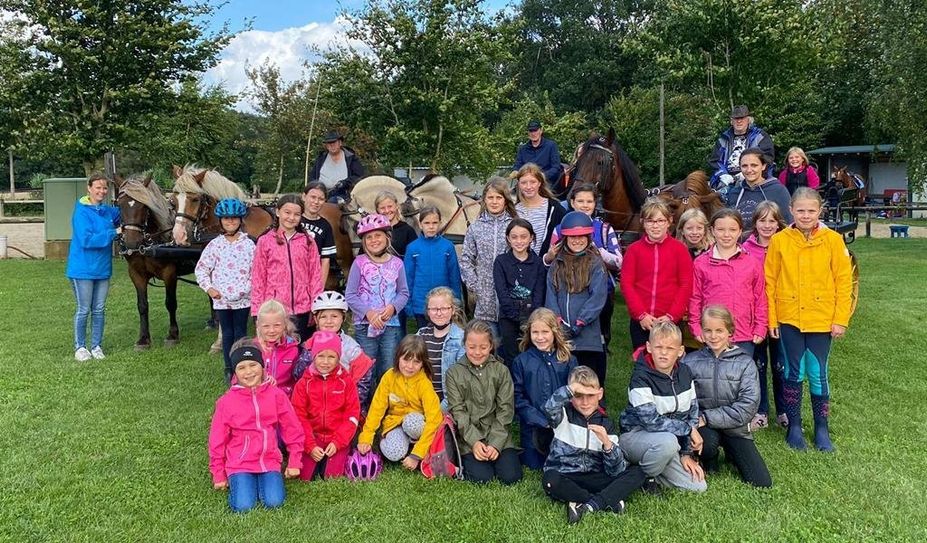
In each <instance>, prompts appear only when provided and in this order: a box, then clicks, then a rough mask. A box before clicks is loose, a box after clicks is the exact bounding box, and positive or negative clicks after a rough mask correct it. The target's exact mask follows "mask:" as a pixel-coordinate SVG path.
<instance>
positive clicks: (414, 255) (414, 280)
mask: <svg viewBox="0 0 927 543" xmlns="http://www.w3.org/2000/svg"><path fill="white" fill-rule="evenodd" d="M418 224H419V226H420V227H421V229H422V235H420V236H419V237H418V239H416V240H415V241H413V242H412V243H410V244H409V245H408V247H406V252H405V257H404V259H403V260H404V263H403V264H404V265H405V268H406V283H408V285H409V305H408V306H407V308H408V311H410V312H411V313H412V314H413V315H415V322H416V323H417V324H418V327H419V328H421V327H423V326H426V325H427V324H428V322H429V321H428V317H429V315H428V314H427V313H426V311H425V297H426V296H427V295H428V293H429V292H431V290H432V289H433V288H436V287H448V288H450V289H451V291H452V292H453V293H454V296H455V297H456V298H460V297H461V287H460V264H459V263H458V262H457V250H456V249H454V244H453V243H451V242H450V241H449V240H448V239H447V238H445V237H444V236H442V235H441V212H440V211H439V210H438V208H436V207H433V206H429V207H426V208H424V209H422V211H421V212H420V213H419V214H418Z"/></svg>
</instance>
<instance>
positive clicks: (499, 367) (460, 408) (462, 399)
mask: <svg viewBox="0 0 927 543" xmlns="http://www.w3.org/2000/svg"><path fill="white" fill-rule="evenodd" d="M444 382H445V388H444V397H445V399H446V400H447V405H448V411H450V414H451V417H453V419H454V421H455V422H456V423H457V444H458V446H459V448H460V454H462V455H463V454H469V453H470V452H472V451H473V444H474V443H476V442H477V441H482V442H483V443H484V444H486V445H489V446H491V447H493V448H495V449H496V450H497V451H499V452H502V450H504V449H510V448H512V447H514V443H513V442H512V435H511V434H510V433H509V426H510V425H511V424H512V419H513V418H514V415H515V402H514V390H513V387H512V376H511V374H510V373H509V370H508V368H506V367H505V364H503V363H502V361H501V360H499V359H498V358H496V357H495V356H492V355H490V357H489V359H488V360H487V361H486V362H484V363H483V365H482V366H474V365H473V363H471V362H470V359H469V358H467V357H466V356H465V357H463V358H461V359H460V360H459V361H457V363H456V364H454V365H453V366H451V368H450V369H449V370H448V371H447V378H446V379H445V381H444Z"/></svg>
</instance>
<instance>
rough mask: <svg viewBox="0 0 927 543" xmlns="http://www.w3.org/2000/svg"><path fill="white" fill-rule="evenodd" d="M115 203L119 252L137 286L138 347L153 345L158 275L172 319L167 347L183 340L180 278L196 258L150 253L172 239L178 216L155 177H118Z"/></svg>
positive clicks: (136, 344)
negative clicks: (152, 298)
mask: <svg viewBox="0 0 927 543" xmlns="http://www.w3.org/2000/svg"><path fill="white" fill-rule="evenodd" d="M116 182H117V185H116V199H115V204H116V206H117V207H118V208H119V214H120V216H121V218H122V232H121V233H120V235H119V237H118V238H117V240H118V243H119V253H120V254H121V255H122V256H123V257H124V258H125V259H126V262H127V263H128V266H129V278H130V279H131V280H132V285H134V286H135V297H136V304H137V306H138V319H139V332H138V340H137V341H136V342H135V350H136V351H141V350H145V349H148V348H150V347H151V333H150V330H149V321H148V281H150V280H151V279H152V278H158V279H160V280H161V281H163V282H164V306H165V307H166V308H167V314H168V317H169V320H170V324H169V326H168V333H167V337H166V338H165V339H164V345H165V346H172V345H175V344H176V343H177V342H178V341H179V340H180V331H179V328H178V326H177V278H178V276H180V275H186V274H189V273H192V272H193V268H194V266H195V265H196V260H189V259H180V260H174V259H161V258H154V257H152V256H149V255H146V254H145V253H146V249H147V248H149V247H151V246H152V245H154V244H157V243H162V242H166V241H169V239H170V235H169V234H170V231H171V226H172V224H173V222H174V216H173V213H172V212H171V209H170V208H169V207H168V203H167V200H166V199H165V198H164V195H163V194H162V193H161V189H159V188H158V185H157V183H152V181H151V176H150V175H146V176H142V175H135V176H131V177H129V178H128V179H125V180H123V179H122V178H118V177H117V179H116Z"/></svg>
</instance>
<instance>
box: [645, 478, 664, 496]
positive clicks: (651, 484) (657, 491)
mask: <svg viewBox="0 0 927 543" xmlns="http://www.w3.org/2000/svg"><path fill="white" fill-rule="evenodd" d="M641 492H643V493H644V494H650V495H651V496H660V495H662V494H663V485H661V484H660V483H658V482H657V480H656V478H654V477H647V479H646V480H645V481H644V484H643V485H641Z"/></svg>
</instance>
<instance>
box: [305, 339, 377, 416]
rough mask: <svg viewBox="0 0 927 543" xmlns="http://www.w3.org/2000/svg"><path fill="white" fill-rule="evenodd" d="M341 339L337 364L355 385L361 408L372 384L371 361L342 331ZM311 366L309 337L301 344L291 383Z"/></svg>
mask: <svg viewBox="0 0 927 543" xmlns="http://www.w3.org/2000/svg"><path fill="white" fill-rule="evenodd" d="M338 337H340V338H341V359H340V360H339V363H340V364H341V367H342V368H344V370H345V371H347V372H348V375H349V376H350V377H351V380H352V381H354V384H355V385H357V397H358V399H359V400H360V403H361V406H362V407H363V406H365V405H367V402H368V400H369V399H370V389H371V388H372V383H373V359H372V358H370V357H369V356H367V353H365V352H364V350H363V349H361V346H360V345H359V344H358V343H357V340H355V339H354V338H352V337H351V336H349V335H348V334H346V333H345V332H344V331H341V332H338ZM310 364H312V338H311V337H310V338H309V339H307V340H306V341H304V342H303V346H302V349H300V353H299V358H298V359H297V362H296V364H295V365H294V366H293V381H294V382H298V381H299V380H300V379H301V378H302V376H303V374H304V373H305V372H306V370H308V369H309V365H310Z"/></svg>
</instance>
